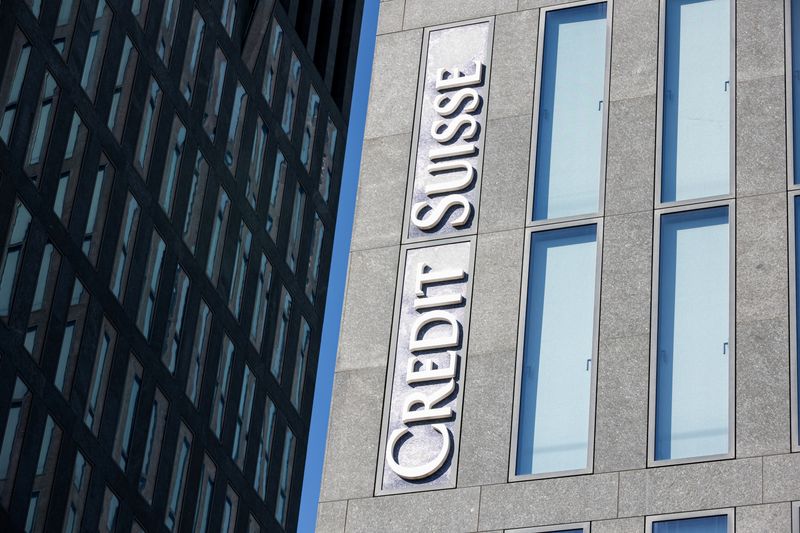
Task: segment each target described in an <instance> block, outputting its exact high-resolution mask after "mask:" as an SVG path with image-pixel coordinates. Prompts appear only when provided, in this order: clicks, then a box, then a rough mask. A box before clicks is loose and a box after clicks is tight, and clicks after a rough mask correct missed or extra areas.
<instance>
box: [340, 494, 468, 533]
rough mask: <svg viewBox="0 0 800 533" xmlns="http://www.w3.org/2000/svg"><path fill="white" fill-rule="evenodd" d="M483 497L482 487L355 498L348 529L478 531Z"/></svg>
mask: <svg viewBox="0 0 800 533" xmlns="http://www.w3.org/2000/svg"><path fill="white" fill-rule="evenodd" d="M479 501H480V489H478V488H472V489H456V490H437V491H431V492H426V493H417V494H403V495H398V496H384V497H381V498H368V499H361V500H352V501H351V502H350V505H349V509H348V512H347V532H348V533H358V532H362V531H363V532H366V533H373V532H375V531H381V532H385V533H390V532H393V531H396V532H402V533H406V532H409V533H410V532H416V531H419V532H428V531H436V532H442V533H446V532H449V531H452V532H462V531H475V530H476V529H477V526H478V505H479Z"/></svg>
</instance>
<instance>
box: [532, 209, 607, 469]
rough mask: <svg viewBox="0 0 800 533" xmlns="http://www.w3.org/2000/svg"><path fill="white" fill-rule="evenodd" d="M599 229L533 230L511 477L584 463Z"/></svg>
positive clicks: (588, 435)
mask: <svg viewBox="0 0 800 533" xmlns="http://www.w3.org/2000/svg"><path fill="white" fill-rule="evenodd" d="M598 267H599V257H598V248H597V226H596V225H594V224H592V225H586V226H577V227H570V228H564V229H556V230H550V231H541V232H535V233H532V234H531V237H530V266H529V271H528V289H527V299H526V302H525V316H524V321H525V329H524V333H523V334H524V350H523V356H522V379H521V390H520V401H519V405H520V407H519V421H518V440H517V453H516V458H517V459H516V473H517V475H530V474H547V473H553V472H564V471H574V470H584V469H587V468H589V467H590V465H589V460H590V453H591V451H590V450H591V434H592V430H593V428H592V427H591V422H590V421H591V409H592V403H593V402H592V397H591V393H592V383H593V373H594V371H593V366H594V364H593V363H594V361H593V358H594V353H595V341H594V335H595V328H596V322H597V313H596V301H597V300H596V298H597V286H596V278H597V270H598Z"/></svg>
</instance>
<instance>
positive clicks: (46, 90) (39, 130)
mask: <svg viewBox="0 0 800 533" xmlns="http://www.w3.org/2000/svg"><path fill="white" fill-rule="evenodd" d="M62 44H63V43H62ZM57 97H58V85H57V84H56V80H55V79H53V75H52V74H50V71H48V70H46V71H45V74H44V83H43V85H42V92H41V97H40V100H39V105H38V108H37V110H36V118H35V119H34V121H33V128H32V129H31V137H30V140H29V143H28V161H27V164H28V165H29V166H30V167H33V166H35V165H38V164H39V163H41V162H42V157H43V155H44V150H45V148H46V147H47V143H48V142H49V140H50V132H51V131H52V129H53V117H54V115H55V113H54V110H55V104H56V100H57ZM28 172H29V173H31V175H32V176H35V175H36V174H37V173H38V171H37V170H36V169H33V168H29V169H28ZM33 179H34V181H35V180H36V178H35V177H34V178H33Z"/></svg>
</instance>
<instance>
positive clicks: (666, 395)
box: [654, 207, 733, 461]
mask: <svg viewBox="0 0 800 533" xmlns="http://www.w3.org/2000/svg"><path fill="white" fill-rule="evenodd" d="M659 252H660V257H659V260H658V332H657V334H658V340H657V350H656V354H657V355H656V357H657V366H656V398H655V443H654V451H655V453H654V458H655V460H657V461H659V460H668V459H683V458H689V457H701V456H708V455H718V454H727V453H728V452H729V451H730V448H729V438H730V437H729V435H730V413H729V402H730V398H731V396H730V394H731V393H730V380H731V371H732V364H733V363H732V361H733V359H732V357H733V355H732V353H731V346H730V344H729V341H730V297H731V292H732V291H731V284H730V228H729V221H728V207H716V208H711V209H702V210H697V211H686V212H678V213H672V214H665V215H662V216H661V220H660V245H659Z"/></svg>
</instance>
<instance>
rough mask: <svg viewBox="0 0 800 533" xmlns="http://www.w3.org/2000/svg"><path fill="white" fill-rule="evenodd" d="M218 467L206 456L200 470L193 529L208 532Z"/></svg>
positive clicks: (200, 532)
mask: <svg viewBox="0 0 800 533" xmlns="http://www.w3.org/2000/svg"><path fill="white" fill-rule="evenodd" d="M216 474H217V468H216V466H215V465H214V462H213V461H212V460H211V459H209V458H208V456H205V458H204V459H203V469H202V470H201V471H200V489H199V490H198V491H197V507H195V514H194V526H193V527H192V531H196V532H197V533H206V532H207V531H208V521H209V519H210V517H211V497H212V496H213V494H214V477H215V476H216Z"/></svg>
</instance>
